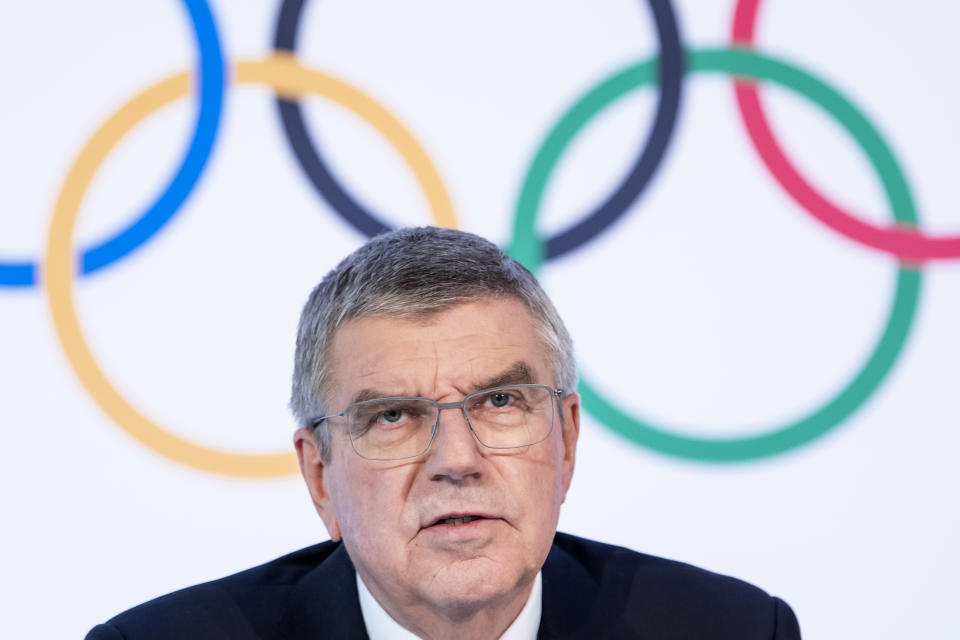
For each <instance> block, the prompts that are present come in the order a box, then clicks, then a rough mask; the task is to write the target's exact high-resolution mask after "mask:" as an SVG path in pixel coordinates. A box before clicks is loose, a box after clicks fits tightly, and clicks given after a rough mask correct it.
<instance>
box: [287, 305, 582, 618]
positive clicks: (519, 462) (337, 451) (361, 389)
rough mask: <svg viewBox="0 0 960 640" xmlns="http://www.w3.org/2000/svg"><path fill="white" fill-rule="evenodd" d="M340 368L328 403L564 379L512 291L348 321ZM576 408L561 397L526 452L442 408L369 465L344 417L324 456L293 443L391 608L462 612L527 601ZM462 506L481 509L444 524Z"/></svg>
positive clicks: (568, 472) (301, 436) (337, 342)
mask: <svg viewBox="0 0 960 640" xmlns="http://www.w3.org/2000/svg"><path fill="white" fill-rule="evenodd" d="M331 371H333V381H332V384H331V391H330V393H329V394H328V395H329V400H330V404H329V406H330V408H331V409H332V410H341V409H343V408H345V407H346V406H347V405H349V404H350V403H351V402H354V401H355V400H356V399H357V398H358V397H369V396H370V395H377V396H423V397H428V398H434V399H435V400H437V401H439V402H451V401H457V400H460V399H462V398H463V397H464V396H465V395H466V394H468V393H470V392H471V391H476V390H478V389H482V388H486V387H490V386H496V385H499V384H513V383H536V384H546V385H550V386H555V383H556V380H555V379H554V375H553V373H552V371H551V368H550V367H549V365H548V363H547V359H546V357H545V354H544V349H543V346H542V342H541V340H540V338H539V336H538V335H537V331H536V326H535V324H534V321H533V319H532V317H531V316H530V313H529V312H528V311H527V309H526V307H525V306H524V305H523V304H522V303H521V302H520V301H518V300H516V299H513V298H487V299H483V300H480V301H475V302H469V303H465V304H461V305H458V306H455V307H453V308H451V309H448V310H446V311H443V312H440V313H438V314H436V315H434V316H431V317H430V318H428V319H427V320H425V321H419V320H418V321H414V320H406V319H400V318H391V317H376V316H374V317H366V318H360V319H356V320H353V321H350V322H348V323H347V324H345V325H344V326H343V327H342V328H340V329H339V330H338V331H337V333H336V335H335V337H334V339H333V342H332V345H331ZM578 403H579V399H578V397H577V396H576V394H570V395H567V396H566V397H564V398H563V400H562V401H561V407H560V410H561V412H562V422H561V416H557V417H556V418H555V420H554V427H553V430H552V431H551V433H550V435H549V436H548V438H547V439H546V440H544V441H543V442H540V443H538V444H535V445H530V446H527V447H521V448H517V449H506V450H492V449H487V448H486V447H484V446H483V445H481V444H480V443H479V442H478V441H477V440H476V438H475V437H474V436H473V434H472V432H471V431H470V429H469V427H468V425H467V423H466V421H465V420H464V418H463V414H462V412H460V411H455V410H447V411H441V412H440V418H439V425H438V427H437V428H438V431H437V434H436V436H435V438H434V440H433V443H432V444H431V446H430V448H429V449H428V450H427V452H426V453H425V454H423V455H421V456H419V457H417V458H413V459H407V460H397V461H389V462H385V461H372V460H365V459H363V458H361V457H360V456H358V455H357V454H356V453H354V451H353V450H352V449H351V446H350V442H349V438H348V436H347V434H346V433H345V429H344V427H345V425H344V424H342V421H337V420H333V421H331V423H330V424H329V425H328V427H329V428H330V429H331V443H332V447H331V449H332V451H331V456H330V459H329V462H327V463H326V464H324V463H322V462H321V460H320V457H319V453H318V452H317V451H316V446H315V444H314V443H313V438H312V435H310V434H309V432H307V431H305V430H304V431H301V432H298V436H297V439H296V442H297V450H298V454H299V457H300V464H301V469H302V470H303V473H304V477H305V478H306V480H307V483H308V485H309V486H310V490H311V495H312V497H313V500H314V503H315V505H316V507H317V510H318V511H319V512H320V515H321V517H322V518H323V521H324V523H325V524H326V526H327V530H328V531H329V532H330V535H331V537H333V538H337V537H341V536H342V538H343V542H344V544H345V545H346V548H347V551H348V553H349V554H350V558H351V559H352V560H353V563H354V565H355V566H356V568H357V571H358V572H359V573H360V576H361V578H363V581H364V583H365V584H366V585H367V587H368V588H369V589H370V591H371V593H373V595H374V596H375V597H376V598H377V599H378V600H379V601H380V603H381V604H382V605H384V607H385V608H386V609H387V611H388V612H390V613H391V614H392V615H394V617H395V618H398V619H400V618H402V617H404V616H403V613H402V612H404V611H406V612H410V611H416V610H418V609H427V610H432V611H433V612H434V613H436V612H448V613H449V612H453V611H456V612H459V613H461V614H465V615H466V614H468V612H469V611H471V610H472V609H473V608H476V607H483V606H490V605H503V604H509V603H511V602H513V601H516V600H518V599H519V600H520V601H521V604H522V601H524V600H525V599H526V597H527V594H528V593H529V589H530V586H531V584H532V581H533V579H534V577H535V576H536V573H537V572H538V571H539V570H540V567H541V566H542V565H543V562H544V560H545V559H546V556H547V553H548V551H549V550H550V545H551V543H552V540H553V534H554V532H555V531H556V527H557V519H558V517H559V514H560V505H561V503H562V502H563V500H564V497H565V495H566V492H567V489H568V488H569V486H570V478H571V476H572V474H573V466H574V451H575V447H576V440H577V433H578V429H579V404H578ZM561 424H563V425H564V428H561ZM464 515H474V516H482V517H481V518H480V519H478V520H474V521H472V522H470V523H468V524H458V525H454V524H437V521H438V520H440V519H441V518H447V517H453V516H464Z"/></svg>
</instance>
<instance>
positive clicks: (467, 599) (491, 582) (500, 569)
mask: <svg viewBox="0 0 960 640" xmlns="http://www.w3.org/2000/svg"><path fill="white" fill-rule="evenodd" d="M527 573H529V575H527ZM535 575H536V571H530V572H526V571H523V570H521V569H518V568H508V567H504V565H503V564H501V563H499V562H494V561H492V560H490V559H488V558H482V557H479V558H470V559H466V560H458V561H456V562H453V563H451V564H449V565H446V566H444V567H443V568H441V569H440V570H439V571H437V572H436V573H435V574H434V576H433V579H432V580H430V582H429V584H428V585H427V588H426V589H425V591H426V592H428V593H426V594H425V595H426V596H427V599H428V600H431V601H433V602H434V603H436V604H440V605H441V606H442V607H444V608H448V609H449V610H454V611H460V612H461V613H462V614H463V615H470V613H471V611H472V610H475V609H478V608H482V607H487V606H491V605H496V604H497V602H498V601H499V600H505V599H509V598H510V597H512V596H515V595H516V593H517V591H518V590H519V589H521V588H522V587H523V585H524V584H525V583H527V582H530V581H532V580H533V578H534V576H535Z"/></svg>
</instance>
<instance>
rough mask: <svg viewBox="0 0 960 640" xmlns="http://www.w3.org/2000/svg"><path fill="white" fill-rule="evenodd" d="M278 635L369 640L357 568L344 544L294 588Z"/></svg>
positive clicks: (307, 639) (315, 639)
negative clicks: (361, 608) (358, 588)
mask: <svg viewBox="0 0 960 640" xmlns="http://www.w3.org/2000/svg"><path fill="white" fill-rule="evenodd" d="M277 637H278V638H283V639H284V640H318V639H322V638H362V639H364V640H366V638H367V631H366V627H365V626H364V624H363V614H362V613H361V612H360V600H359V596H358V595H357V580H356V571H355V569H354V568H353V563H351V562H350V556H348V555H347V551H346V549H345V548H344V546H343V544H340V545H339V546H338V547H337V549H336V550H335V551H334V552H333V553H331V554H330V556H329V557H327V559H326V560H324V561H323V562H321V563H320V564H319V565H318V566H317V568H316V569H313V570H312V571H310V572H309V573H308V574H307V575H306V576H304V578H303V579H302V580H301V581H300V582H299V584H298V585H297V586H296V587H295V588H294V590H293V592H292V593H291V596H290V601H289V602H288V603H287V607H286V612H285V614H284V616H283V618H282V619H281V622H280V627H279V629H278V635H277Z"/></svg>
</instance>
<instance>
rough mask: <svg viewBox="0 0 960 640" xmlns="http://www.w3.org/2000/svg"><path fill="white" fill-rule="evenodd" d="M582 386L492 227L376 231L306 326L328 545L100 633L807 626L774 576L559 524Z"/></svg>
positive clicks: (562, 632) (141, 612)
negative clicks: (706, 565) (752, 580)
mask: <svg viewBox="0 0 960 640" xmlns="http://www.w3.org/2000/svg"><path fill="white" fill-rule="evenodd" d="M575 388H576V373H575V369H574V360H573V351H572V344H571V340H570V336H569V335H568V334H567V331H566V329H565V328H564V325H563V322H562V321H561V319H560V317H559V316H558V315H557V312H556V310H555V309H554V307H553V305H552V304H551V302H550V300H549V299H548V298H547V296H546V294H545V293H544V292H543V290H542V289H541V288H540V286H539V285H538V284H537V281H536V280H535V279H534V277H533V276H532V275H531V274H530V273H529V272H528V271H527V270H526V269H524V268H523V267H522V266H521V265H520V264H519V263H517V262H516V261H514V260H513V259H511V258H509V257H507V256H506V255H505V254H504V253H503V252H501V251H500V250H499V249H498V248H497V247H496V246H495V245H493V244H491V243H489V242H487V241H486V240H483V239H481V238H479V237H477V236H474V235H472V234H468V233H463V232H459V231H452V230H448V229H436V228H421V229H403V230H400V231H396V232H392V233H388V234H384V235H381V236H378V237H377V238H374V239H373V240H372V241H370V242H369V243H367V244H366V245H364V246H363V247H361V248H360V249H358V250H357V251H355V252H354V253H353V254H351V255H350V256H349V257H347V258H346V259H345V260H344V261H343V262H341V263H340V264H339V265H338V266H337V267H336V268H335V269H334V270H333V271H331V272H330V273H329V274H327V276H326V277H325V278H324V279H323V281H322V282H321V283H320V284H319V285H318V286H317V288H316V289H315V290H314V291H313V293H312V294H311V295H310V298H309V300H308V301H307V304H306V306H305V307H304V310H303V314H302V316H301V318H300V328H299V331H298V336H297V346H296V363H295V371H294V380H293V397H292V401H291V406H292V408H293V412H294V413H295V415H296V417H297V420H298V421H299V424H300V428H299V430H298V431H297V432H296V435H295V436H294V441H295V444H296V450H297V456H298V458H299V462H300V469H301V472H302V474H303V477H304V479H305V480H306V483H307V486H308V488H309V491H310V495H311V497H312V499H313V504H314V507H315V508H316V510H317V512H318V513H319V514H320V517H321V518H322V519H323V522H324V524H325V525H326V528H327V531H328V532H329V533H330V537H331V541H329V542H325V543H322V544H319V545H317V546H314V547H311V548H308V549H305V550H302V551H298V552H296V553H293V554H291V555H289V556H285V557H283V558H280V559H278V560H274V561H273V562H270V563H267V564H265V565H262V566H260V567H256V568H254V569H250V570H248V571H244V572H242V573H239V574H236V575H234V576H230V577H228V578H224V579H221V580H217V581H214V582H210V583H207V584H204V585H199V586H196V587H191V588H189V589H185V590H183V591H179V592H176V593H173V594H170V595H168V596H165V597H162V598H159V599H157V600H154V601H152V602H148V603H146V604H143V605H140V606H139V607H136V608H134V609H132V610H130V611H128V612H126V613H123V614H121V615H119V616H117V617H116V618H114V619H113V620H111V621H110V622H108V623H106V624H104V625H100V626H98V627H96V628H95V629H94V630H93V631H91V633H90V635H89V636H88V638H131V639H138V638H231V639H236V638H278V639H280V638H282V639H294V638H304V639H306V638H311V639H317V638H365V637H371V638H374V639H377V638H408V637H409V638H412V637H421V638H510V639H519V638H524V639H530V638H561V637H572V638H651V639H657V638H711V639H723V638H729V639H731V640H734V639H735V640H749V639H758V640H759V639H761V638H762V639H764V640H770V639H777V640H787V639H794V638H799V636H800V634H799V630H798V627H797V622H796V619H795V617H794V615H793V612H792V611H791V610H790V608H789V607H788V606H787V605H786V604H785V603H784V602H783V601H781V600H779V599H777V598H773V597H771V596H769V595H767V594H766V593H764V592H763V591H761V590H760V589H757V588H756V587H753V586H750V585H748V584H746V583H743V582H740V581H738V580H735V579H733V578H728V577H724V576H719V575H715V574H712V573H709V572H706V571H703V570H701V569H697V568H695V567H691V566H689V565H685V564H680V563H676V562H672V561H668V560H663V559H659V558H654V557H651V556H646V555H642V554H638V553H634V552H632V551H629V550H627V549H623V548H618V547H612V546H608V545H604V544H600V543H597V542H591V541H588V540H583V539H579V538H575V537H573V536H569V535H565V534H561V533H557V532H556V526H557V520H558V518H559V514H560V505H561V504H562V503H563V501H564V498H565V496H566V493H567V489H568V488H569V486H570V480H571V477H572V476H573V468H574V460H575V453H576V445H577V436H578V433H579V427H580V401H579V397H578V396H577V394H576V391H575Z"/></svg>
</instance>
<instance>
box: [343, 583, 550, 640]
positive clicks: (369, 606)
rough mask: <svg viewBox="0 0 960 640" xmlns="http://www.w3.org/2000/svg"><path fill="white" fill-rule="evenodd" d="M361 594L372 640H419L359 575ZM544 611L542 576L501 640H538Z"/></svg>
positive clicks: (364, 621) (365, 623)
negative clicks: (381, 601) (371, 591)
mask: <svg viewBox="0 0 960 640" xmlns="http://www.w3.org/2000/svg"><path fill="white" fill-rule="evenodd" d="M356 575H357V593H358V594H359V596H360V612H361V613H362V614H363V624H364V626H366V627H367V635H368V636H370V640H385V639H387V638H389V639H390V640H417V636H416V635H414V634H413V633H411V632H409V631H408V630H406V629H405V628H403V627H401V626H400V625H399V624H398V623H397V621H396V620H394V619H393V618H391V617H390V614H389V613H387V612H386V610H385V609H384V608H383V607H381V606H380V603H379V602H377V599H376V598H374V597H373V594H371V593H370V591H369V590H368V589H367V585H365V584H363V580H362V579H361V578H360V573H359V572H358V573H357V574H356ZM542 609H543V587H542V585H541V579H540V572H537V577H536V578H535V579H534V581H533V588H532V589H530V596H529V597H528V598H527V603H526V604H525V605H523V609H521V610H520V614H519V615H517V617H516V618H515V619H514V621H513V622H512V623H511V624H510V626H509V627H507V630H506V631H504V632H503V635H501V636H500V640H535V638H536V637H537V632H538V631H539V629H540V614H541V612H542Z"/></svg>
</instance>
